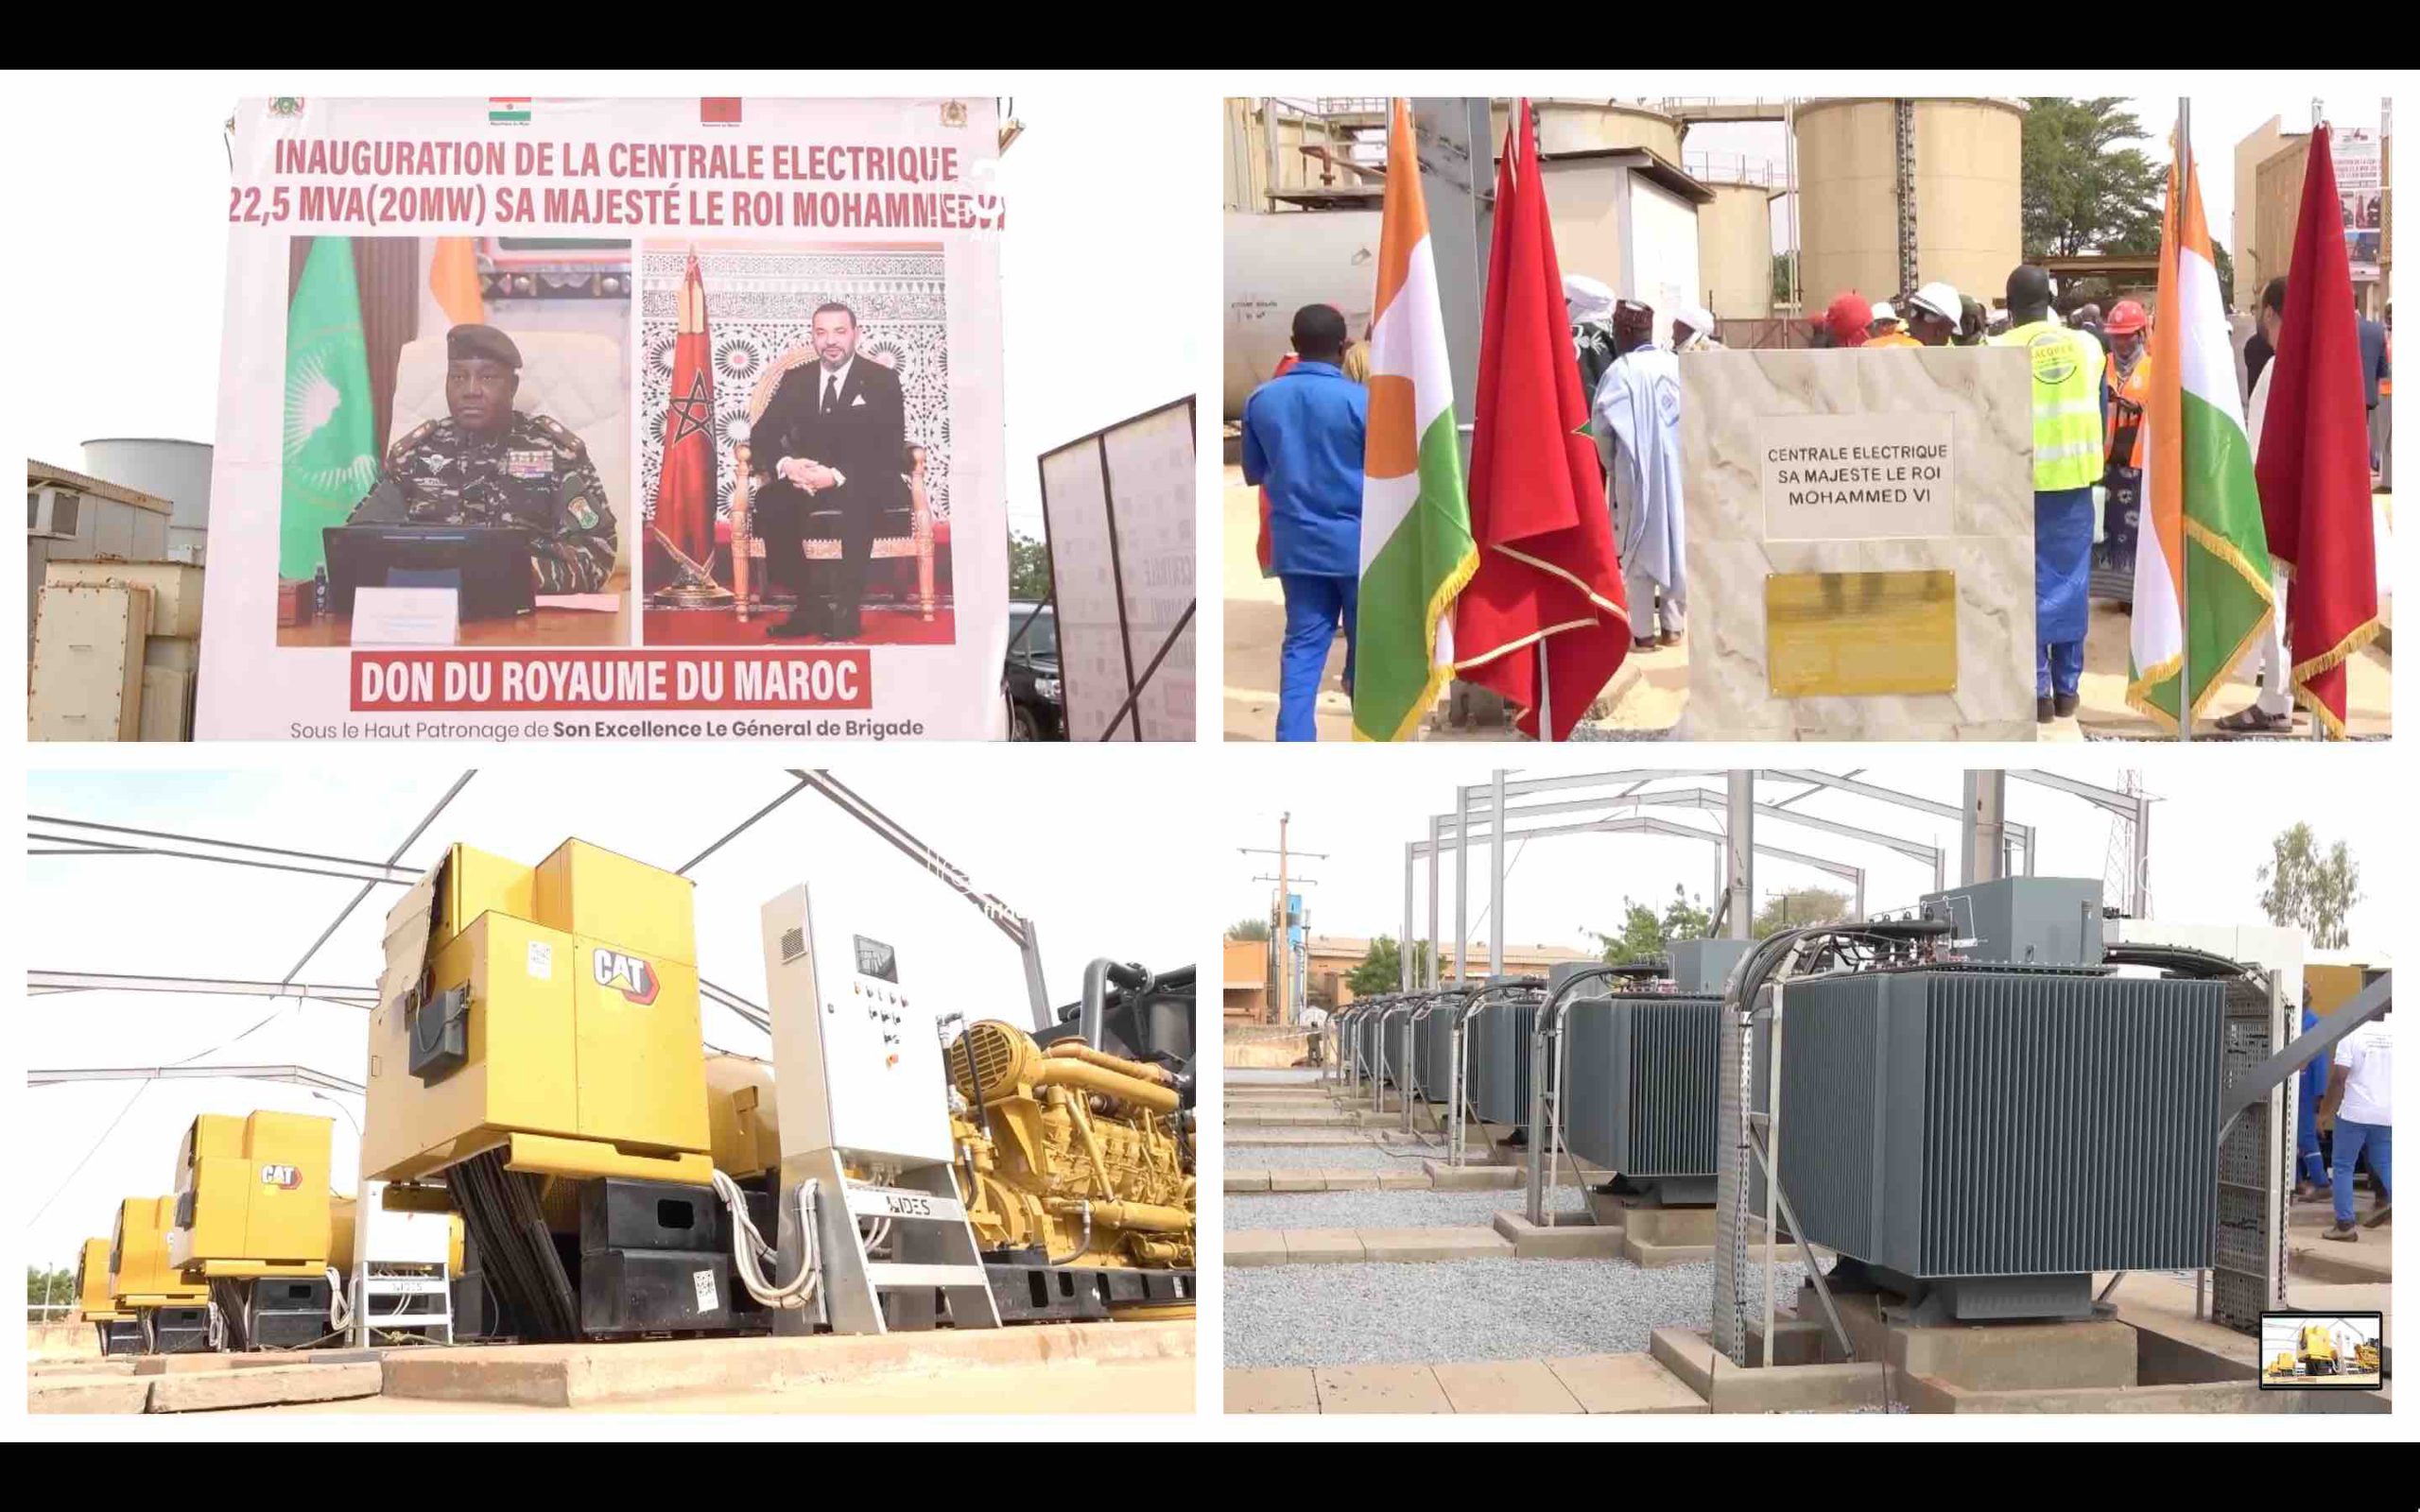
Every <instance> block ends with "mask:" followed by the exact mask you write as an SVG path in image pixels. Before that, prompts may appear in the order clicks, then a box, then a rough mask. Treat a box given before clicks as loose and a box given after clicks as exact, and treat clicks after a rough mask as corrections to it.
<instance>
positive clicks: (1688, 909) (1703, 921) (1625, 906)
mask: <svg viewBox="0 0 2420 1512" xmlns="http://www.w3.org/2000/svg"><path fill="white" fill-rule="evenodd" d="M1711 919H1712V916H1711V915H1709V914H1708V913H1707V912H1706V909H1705V907H1704V905H1703V904H1702V903H1700V902H1698V901H1697V900H1696V899H1694V898H1692V897H1690V896H1689V895H1688V893H1687V892H1686V891H1685V890H1684V889H1683V887H1682V886H1681V885H1680V884H1679V883H1677V882H1676V883H1674V884H1673V885H1672V901H1671V902H1668V903H1666V904H1665V905H1664V911H1663V912H1662V913H1660V914H1659V913H1657V912H1656V911H1655V910H1654V909H1653V908H1651V907H1650V906H1649V905H1648V904H1646V903H1642V902H1636V901H1635V900H1634V899H1631V898H1627V897H1625V898H1624V899H1623V900H1622V928H1621V933H1620V934H1618V935H1608V934H1606V933H1604V932H1603V931H1601V930H1594V929H1592V930H1589V931H1587V933H1588V934H1590V935H1592V936H1596V940H1597V948H1598V953H1599V954H1601V955H1602V956H1603V957H1604V960H1605V964H1606V965H1608V966H1627V965H1629V964H1630V963H1631V962H1633V961H1653V960H1661V959H1662V958H1663V956H1664V943H1665V941H1667V940H1674V939H1700V938H1703V936H1704V935H1705V932H1706V926H1707V924H1708V923H1709V922H1710V921H1711Z"/></svg>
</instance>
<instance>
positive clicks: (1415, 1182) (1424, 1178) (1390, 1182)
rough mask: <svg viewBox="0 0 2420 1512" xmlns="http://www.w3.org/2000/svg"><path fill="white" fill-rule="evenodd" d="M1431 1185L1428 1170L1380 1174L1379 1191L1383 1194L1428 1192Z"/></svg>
mask: <svg viewBox="0 0 2420 1512" xmlns="http://www.w3.org/2000/svg"><path fill="white" fill-rule="evenodd" d="M1431 1184H1432V1183H1431V1182H1430V1180H1429V1177H1428V1173H1427V1172H1426V1170H1412V1171H1381V1172H1379V1173H1378V1190H1379V1191H1381V1192H1426V1191H1427V1190H1428V1189H1429V1187H1430V1185H1431Z"/></svg>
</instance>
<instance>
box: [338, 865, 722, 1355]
mask: <svg viewBox="0 0 2420 1512" xmlns="http://www.w3.org/2000/svg"><path fill="white" fill-rule="evenodd" d="M691 893H692V889H691V886H690V884H689V883H688V881H687V880H686V879H685V878H683V877H680V876H678V875H676V874H674V873H672V872H668V871H664V870H661V869H659V868H654V867H650V866H648V865H646V864H644V863H642V862H638V861H633V860H631V859H630V858H628V857H625V856H620V855H616V854H614V852H612V851H606V850H603V849H601V848H600V847H597V846H594V845H590V844H588V843H586V842H584V841H580V840H566V841H565V842H563V844H562V846H560V847H559V848H557V849H556V851H554V852H553V854H551V855H549V856H548V857H546V859H545V860H544V861H542V862H540V863H539V864H538V865H537V866H535V867H528V866H523V865H521V864H519V863H516V862H512V861H509V860H506V859H504V858H503V857H500V856H493V855H490V854H487V853H486V852H483V851H475V850H473V849H472V848H471V847H468V846H462V845H457V846H454V847H451V848H450V849H449V850H448V851H447V853H446V857H445V860H444V861H443V862H441V864H440V865H439V866H438V868H436V870H434V871H432V872H431V873H430V874H429V875H428V876H427V877H424V878H423V879H422V881H421V883H420V884H419V885H417V886H415V887H414V888H413V889H412V890H411V892H410V893H408V894H407V895H406V897H405V899H404V900H403V902H400V903H398V904H397V905H396V907H395V908H394V910H393V911H392V912H390V913H389V916H388V920H387V942H386V954H387V967H386V971H385V973H384V974H383V976H382V977H381V980H380V988H379V1005H378V1007H377V1009H376V1010H375V1011H374V1013H373V1015H372V1023H371V1032H370V1082H369V1093H368V1098H367V1108H368V1115H369V1116H368V1118H367V1120H366V1121H365V1123H364V1125H363V1129H362V1171H363V1174H364V1175H365V1176H366V1177H370V1178H372V1179H375V1180H386V1181H390V1182H412V1181H428V1180H433V1179H434V1180H442V1182H443V1183H444V1185H445V1187H446V1189H447V1192H448V1194H449V1195H450V1197H451V1199H452V1201H453V1204H454V1206H455V1207H456V1208H457V1209H458V1211H460V1212H461V1214H462V1217H463V1221H464V1226H465V1228H466V1229H467V1232H468V1245H467V1246H466V1256H465V1264H466V1267H467V1268H466V1273H465V1283H464V1285H463V1286H462V1287H461V1288H460V1293H461V1295H462V1297H464V1298H465V1299H466V1300H471V1301H473V1302H474V1306H473V1307H472V1308H470V1309H468V1310H467V1315H466V1316H465V1317H464V1318H463V1319H462V1322H463V1324H464V1328H463V1330H462V1332H472V1333H482V1334H488V1335H511V1336H514V1337H518V1338H522V1339H527V1340H533V1341H540V1340H543V1341H559V1340H567V1339H573V1338H579V1337H608V1336H613V1335H617V1334H631V1333H643V1332H647V1333H652V1332H701V1331H712V1330H727V1329H730V1328H733V1327H735V1300H734V1297H733V1296H732V1286H731V1254H730V1246H729V1243H728V1242H727V1235H726V1233H725V1231H724V1223H723V1219H724V1213H723V1210H722V1206H721V1204H720V1202H719V1201H718V1200H717V1197H716V1195H715V1193H714V1191H713V1185H712V1179H713V1162H712V1160H711V1159H710V1158H709V1154H708V1151H709V1148H710V1143H709V1142H710V1135H709V1128H708V1112H707V1093H706V1081H705V1068H704V1051H703V1049H702V1048H701V1043H700V1031H699V1020H698V1011H699V1010H698V971H697V965H696V961H697V947H696V934H695V925H694V921H693V909H694V904H693V902H692V897H691ZM474 1280H475V1283H474Z"/></svg>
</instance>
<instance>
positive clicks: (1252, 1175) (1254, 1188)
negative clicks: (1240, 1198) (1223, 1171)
mask: <svg viewBox="0 0 2420 1512" xmlns="http://www.w3.org/2000/svg"><path fill="white" fill-rule="evenodd" d="M1223 1185H1224V1189H1225V1190H1226V1191H1229V1192H1267V1191H1268V1190H1269V1189H1270V1188H1269V1173H1268V1172H1266V1171H1230V1172H1228V1173H1227V1175H1226V1179H1225V1181H1224V1183H1223Z"/></svg>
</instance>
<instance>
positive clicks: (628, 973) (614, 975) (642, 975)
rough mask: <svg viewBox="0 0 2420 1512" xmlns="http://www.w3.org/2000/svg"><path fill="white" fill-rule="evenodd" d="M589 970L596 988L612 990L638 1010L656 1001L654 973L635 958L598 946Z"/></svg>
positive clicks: (643, 962) (644, 963)
mask: <svg viewBox="0 0 2420 1512" xmlns="http://www.w3.org/2000/svg"><path fill="white" fill-rule="evenodd" d="M590 970H591V971H592V972H593V973H594V974H595V976H596V985H597V986H598V987H602V988H612V989H613V990H614V991H616V992H619V993H620V994H622V996H624V997H626V998H628V999H630V1000H631V1002H632V1003H635V1004H637V1005H639V1006H640V1007H646V1006H647V1005H648V1004H650V1003H653V1002H654V1001H655V989H656V986H657V983H656V980H655V969H654V968H653V967H651V966H649V965H648V964H647V962H645V961H643V960H640V959H639V958H638V957H637V956H635V955H626V954H623V953H622V952H620V951H609V950H607V949H605V948H604V947H603V946H601V945H600V946H598V947H597V948H596V956H595V958H594V960H593V961H592V962H591V964H590Z"/></svg>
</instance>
